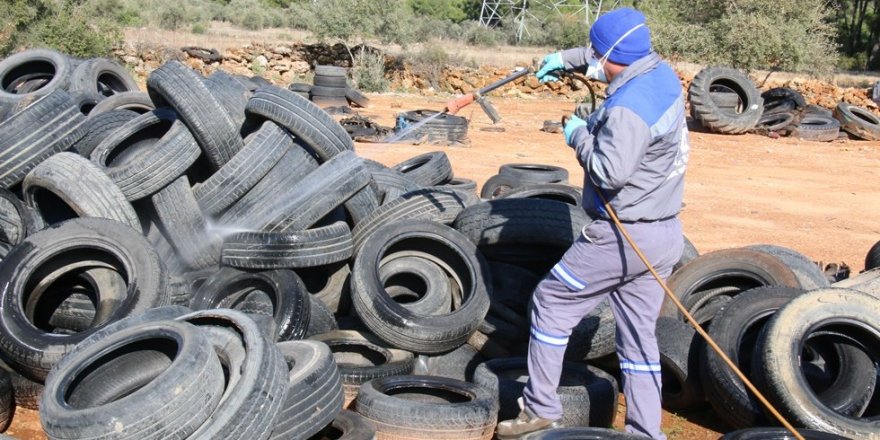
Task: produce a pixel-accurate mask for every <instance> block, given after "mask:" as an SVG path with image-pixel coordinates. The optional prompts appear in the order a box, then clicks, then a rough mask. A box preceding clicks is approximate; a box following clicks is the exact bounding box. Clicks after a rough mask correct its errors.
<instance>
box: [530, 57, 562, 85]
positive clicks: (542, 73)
mask: <svg viewBox="0 0 880 440" xmlns="http://www.w3.org/2000/svg"><path fill="white" fill-rule="evenodd" d="M563 69H565V64H564V63H563V61H562V52H555V53H551V54H550V55H547V56H546V57H544V62H543V63H542V64H541V70H538V71H537V72H535V76H537V77H538V80H539V81H541V82H542V83H545V82H547V81H559V78H558V77H557V76H555V75H551V74H550V72H553V71H555V70H563Z"/></svg>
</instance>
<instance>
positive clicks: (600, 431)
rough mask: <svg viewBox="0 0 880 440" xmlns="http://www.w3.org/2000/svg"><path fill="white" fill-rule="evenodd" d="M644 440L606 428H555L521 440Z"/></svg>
mask: <svg viewBox="0 0 880 440" xmlns="http://www.w3.org/2000/svg"><path fill="white" fill-rule="evenodd" d="M645 438H646V437H645V436H643V435H638V434H629V433H626V432H620V431H615V430H613V429H608V428H556V429H547V430H542V431H538V432H535V433H534V434H529V435H527V436H525V437H523V438H522V440H644V439H645Z"/></svg>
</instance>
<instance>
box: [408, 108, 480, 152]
mask: <svg viewBox="0 0 880 440" xmlns="http://www.w3.org/2000/svg"><path fill="white" fill-rule="evenodd" d="M394 131H395V132H397V133H401V135H399V136H396V138H397V139H398V141H405V142H411V143H429V144H434V145H447V146H455V145H461V144H465V143H467V141H468V137H467V132H468V120H467V119H465V118H463V117H461V116H455V115H450V114H448V113H441V112H437V111H434V110H412V111H408V112H403V113H400V114H398V115H397V121H396V124H395V126H394Z"/></svg>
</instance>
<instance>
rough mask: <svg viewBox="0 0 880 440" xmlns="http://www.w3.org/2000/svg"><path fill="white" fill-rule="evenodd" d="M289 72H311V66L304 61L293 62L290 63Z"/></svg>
mask: <svg viewBox="0 0 880 440" xmlns="http://www.w3.org/2000/svg"><path fill="white" fill-rule="evenodd" d="M290 70H291V71H293V72H296V73H307V72H308V71H310V70H312V66H310V65H309V63H308V62H306V61H294V62H292V63H290Z"/></svg>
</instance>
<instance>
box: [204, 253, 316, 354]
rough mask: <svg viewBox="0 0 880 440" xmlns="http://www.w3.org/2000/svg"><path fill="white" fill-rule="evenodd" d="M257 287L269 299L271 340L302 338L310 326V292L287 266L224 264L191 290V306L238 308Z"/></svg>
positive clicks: (206, 308) (208, 308)
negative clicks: (260, 267)
mask: <svg viewBox="0 0 880 440" xmlns="http://www.w3.org/2000/svg"><path fill="white" fill-rule="evenodd" d="M255 291H259V292H262V293H263V294H264V295H266V296H267V297H268V299H269V301H270V307H271V309H270V310H268V311H267V312H268V314H269V315H270V316H272V317H273V318H274V321H275V329H276V334H275V335H273V337H274V338H273V339H274V340H279V341H290V340H295V339H302V338H303V337H304V336H305V334H306V330H307V329H308V327H309V305H310V302H309V296H308V295H309V293H308V292H307V291H306V288H305V285H303V283H302V280H300V279H299V276H297V275H296V274H295V273H293V272H292V271H289V270H272V271H262V272H243V271H240V270H236V269H232V268H224V269H221V270H220V271H218V272H216V273H215V274H214V275H212V276H211V277H210V278H208V279H207V280H205V282H204V283H203V284H202V285H201V287H199V289H198V290H196V291H195V293H193V297H192V300H190V303H189V306H190V308H192V309H193V310H210V309H241V308H242V306H244V304H243V303H244V302H245V301H246V300H247V297H248V294H250V293H251V292H255Z"/></svg>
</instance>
